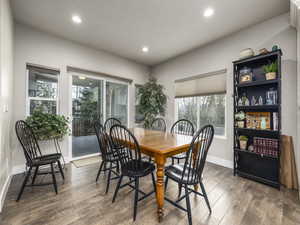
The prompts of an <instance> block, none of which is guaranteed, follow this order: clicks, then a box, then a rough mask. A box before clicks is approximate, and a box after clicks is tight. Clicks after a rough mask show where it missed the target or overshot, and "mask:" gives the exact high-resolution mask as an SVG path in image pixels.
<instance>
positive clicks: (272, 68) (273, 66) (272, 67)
mask: <svg viewBox="0 0 300 225" xmlns="http://www.w3.org/2000/svg"><path fill="white" fill-rule="evenodd" d="M263 70H264V72H265V76H266V80H274V79H276V74H277V71H278V65H277V61H275V62H272V63H269V64H267V65H265V66H263Z"/></svg>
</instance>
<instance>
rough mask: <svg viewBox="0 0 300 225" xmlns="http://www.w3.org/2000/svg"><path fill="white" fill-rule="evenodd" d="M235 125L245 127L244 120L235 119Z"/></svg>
mask: <svg viewBox="0 0 300 225" xmlns="http://www.w3.org/2000/svg"><path fill="white" fill-rule="evenodd" d="M237 127H238V128H244V127H245V122H244V121H237Z"/></svg>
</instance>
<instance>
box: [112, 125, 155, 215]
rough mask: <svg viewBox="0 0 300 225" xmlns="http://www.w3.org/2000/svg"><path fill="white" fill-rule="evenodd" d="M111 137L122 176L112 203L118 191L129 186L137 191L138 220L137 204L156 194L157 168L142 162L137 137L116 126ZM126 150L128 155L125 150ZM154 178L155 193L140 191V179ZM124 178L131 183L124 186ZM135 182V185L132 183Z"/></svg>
mask: <svg viewBox="0 0 300 225" xmlns="http://www.w3.org/2000/svg"><path fill="white" fill-rule="evenodd" d="M110 136H111V139H112V143H113V146H114V147H115V149H117V152H118V154H119V158H120V163H121V176H120V179H119V181H118V184H117V187H116V190H115V193H114V196H113V199H112V202H115V200H116V197H117V194H118V191H119V189H120V188H123V187H125V186H129V187H131V188H133V189H134V190H135V194H134V211H133V220H135V219H136V214H137V204H138V201H141V200H143V199H145V198H146V197H148V196H150V195H151V194H152V193H154V192H155V190H156V189H155V179H154V171H155V166H154V164H153V163H151V162H149V161H144V160H142V156H141V150H140V146H139V143H138V141H137V140H136V138H135V136H134V135H133V134H132V133H131V132H130V131H129V130H128V129H127V128H126V127H125V126H122V125H114V126H112V128H111V129H110ZM125 149H126V154H124V150H125ZM150 174H151V177H152V183H153V187H154V191H151V192H149V193H147V194H146V193H145V192H143V191H142V190H140V189H139V181H140V178H142V177H145V176H147V175H150ZM124 177H128V178H129V180H130V181H129V182H127V183H125V184H123V185H121V184H122V180H123V178H124ZM133 182H134V185H132V183H133ZM139 193H140V194H142V197H140V198H139Z"/></svg>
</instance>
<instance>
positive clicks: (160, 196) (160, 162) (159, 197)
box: [155, 156, 166, 222]
mask: <svg viewBox="0 0 300 225" xmlns="http://www.w3.org/2000/svg"><path fill="white" fill-rule="evenodd" d="M155 161H156V165H157V170H156V176H157V181H156V201H157V215H158V221H159V222H161V221H162V220H163V216H164V209H163V207H164V197H165V190H164V176H165V163H166V159H165V157H162V156H156V157H155Z"/></svg>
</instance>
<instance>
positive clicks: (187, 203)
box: [184, 185, 192, 225]
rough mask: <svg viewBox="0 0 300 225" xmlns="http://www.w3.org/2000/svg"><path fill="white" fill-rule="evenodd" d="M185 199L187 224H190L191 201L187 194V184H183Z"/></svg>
mask: <svg viewBox="0 0 300 225" xmlns="http://www.w3.org/2000/svg"><path fill="white" fill-rule="evenodd" d="M184 188H185V195H186V197H185V200H186V209H187V214H188V221H189V225H192V212H191V203H190V196H189V189H188V186H187V185H185V186H184Z"/></svg>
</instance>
